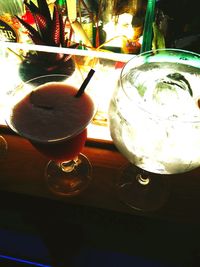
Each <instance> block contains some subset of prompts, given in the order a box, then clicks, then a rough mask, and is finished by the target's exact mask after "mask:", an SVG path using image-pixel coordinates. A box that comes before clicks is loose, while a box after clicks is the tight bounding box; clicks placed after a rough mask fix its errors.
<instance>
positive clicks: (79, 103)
mask: <svg viewBox="0 0 200 267" xmlns="http://www.w3.org/2000/svg"><path fill="white" fill-rule="evenodd" d="M58 76H60V75H49V76H42V77H38V78H35V79H33V80H31V81H29V82H27V83H25V84H24V85H23V86H21V87H19V88H18V89H17V90H16V93H15V96H16V97H15V99H17V100H16V103H14V105H12V109H11V112H10V115H9V120H7V122H8V125H9V126H10V127H11V128H12V129H13V130H14V131H15V132H17V133H19V134H20V135H22V136H23V137H25V138H27V139H28V140H29V141H30V142H31V144H32V145H33V146H34V147H35V148H36V149H37V150H38V151H40V152H41V153H42V154H44V155H45V156H47V157H48V158H49V159H51V161H50V162H49V163H48V165H47V168H46V177H47V180H48V185H49V187H50V188H51V190H52V191H53V192H56V193H58V194H65V195H74V194H78V193H79V192H80V191H82V190H83V189H84V188H85V187H86V186H87V185H88V183H89V181H90V180H91V175H90V172H91V170H90V168H91V166H90V163H89V162H88V160H87V158H86V157H85V156H84V155H82V154H81V155H80V154H79V153H80V152H81V150H82V149H83V147H84V144H85V141H86V138H87V130H86V127H87V125H88V123H89V122H90V121H91V119H92V117H93V115H94V103H93V101H92V99H91V97H90V96H89V94H87V93H85V92H84V93H83V94H82V95H81V96H80V97H75V96H76V94H77V91H78V89H77V88H76V87H73V86H72V85H69V84H67V80H64V81H62V82H61V81H59V82H57V78H58ZM63 78H65V76H63Z"/></svg>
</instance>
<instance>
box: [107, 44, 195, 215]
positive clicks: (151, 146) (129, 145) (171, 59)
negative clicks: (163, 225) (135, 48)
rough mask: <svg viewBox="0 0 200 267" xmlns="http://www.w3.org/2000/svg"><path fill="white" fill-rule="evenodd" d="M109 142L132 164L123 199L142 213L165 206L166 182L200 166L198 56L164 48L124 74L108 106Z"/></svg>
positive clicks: (121, 187)
mask: <svg viewBox="0 0 200 267" xmlns="http://www.w3.org/2000/svg"><path fill="white" fill-rule="evenodd" d="M109 126H110V132H111V137H112V139H113V142H114V144H115V145H116V147H117V148H118V150H119V151H120V152H121V153H122V154H123V155H124V156H125V157H126V158H127V159H128V160H129V162H130V165H129V166H128V167H127V168H125V169H124V170H123V172H122V175H121V177H120V179H119V181H118V182H117V185H116V188H117V191H118V193H119V197H120V199H121V200H122V201H123V202H125V203H126V204H127V205H129V206H130V207H132V208H134V209H137V210H140V211H150V210H155V209H158V208H160V207H162V205H164V203H165V201H166V200H167V196H168V193H169V184H168V180H170V179H167V178H169V177H172V174H177V173H184V172H189V171H191V170H193V169H195V168H197V167H199V166H200V55H198V54H195V53H192V52H189V51H183V50H174V49H163V50H162V49H161V50H156V51H149V52H146V53H142V54H140V55H138V56H135V57H134V58H132V59H131V60H130V61H129V62H127V63H126V65H125V66H124V68H123V69H122V71H121V75H120V77H119V80H118V83H117V86H116V88H115V91H114V94H113V97H112V99H111V102H110V106H109Z"/></svg>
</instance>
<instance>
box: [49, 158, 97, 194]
mask: <svg viewBox="0 0 200 267" xmlns="http://www.w3.org/2000/svg"><path fill="white" fill-rule="evenodd" d="M91 172H92V167H91V164H90V162H89V160H88V159H87V157H86V156H84V155H83V154H79V156H78V157H77V159H76V160H72V161H68V162H63V163H61V164H58V163H57V162H55V161H53V160H51V161H49V163H48V164H47V167H46V171H45V176H46V179H47V184H48V187H49V189H50V190H51V191H52V192H53V193H54V194H56V195H61V196H74V195H78V194H79V193H81V192H82V191H83V190H85V189H86V188H87V187H88V185H89V184H90V182H91V180H92V175H91Z"/></svg>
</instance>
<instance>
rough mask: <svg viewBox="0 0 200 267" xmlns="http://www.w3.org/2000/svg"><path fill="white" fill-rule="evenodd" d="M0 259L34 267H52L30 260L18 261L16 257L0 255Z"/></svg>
mask: <svg viewBox="0 0 200 267" xmlns="http://www.w3.org/2000/svg"><path fill="white" fill-rule="evenodd" d="M0 259H4V260H10V261H15V262H18V263H25V264H29V265H33V266H38V267H52V266H51V265H46V264H41V263H37V262H33V261H28V260H23V259H18V258H15V257H11V256H5V255H1V254H0Z"/></svg>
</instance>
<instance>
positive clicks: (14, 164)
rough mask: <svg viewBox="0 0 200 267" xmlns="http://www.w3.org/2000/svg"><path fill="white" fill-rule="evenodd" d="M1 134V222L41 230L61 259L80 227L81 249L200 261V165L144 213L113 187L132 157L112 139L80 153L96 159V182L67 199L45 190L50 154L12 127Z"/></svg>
mask: <svg viewBox="0 0 200 267" xmlns="http://www.w3.org/2000/svg"><path fill="white" fill-rule="evenodd" d="M0 134H1V135H3V136H4V138H5V139H6V141H7V143H8V151H7V153H6V155H5V157H4V158H1V160H0V226H1V227H3V228H6V229H8V228H9V227H10V228H12V229H13V228H15V229H17V231H22V228H23V231H26V230H27V231H28V232H30V231H33V232H34V231H35V229H37V232H39V233H40V234H39V235H40V236H42V239H43V240H45V242H46V244H47V247H48V248H49V251H50V252H51V253H52V254H53V258H55V259H56V258H57V260H58V261H59V260H60V259H62V261H63V262H65V261H66V259H67V261H68V257H71V256H69V254H67V256H66V254H65V256H63V255H60V254H59V253H58V251H59V250H60V249H61V247H63V246H64V245H63V244H65V242H66V240H68V241H69V240H70V244H69V242H67V244H68V249H69V248H71V250H70V253H71V252H72V250H73V249H74V247H76V246H77V244H80V236H82V234H80V235H79V234H77V233H76V235H75V236H74V235H73V231H74V230H75V229H76V227H78V231H79V233H80V231H81V232H84V241H81V242H83V243H84V247H85V246H86V247H90V248H91V247H92V249H94V248H95V249H97V250H98V251H112V253H118V254H117V255H119V253H122V254H123V255H129V256H130V255H131V256H133V255H134V257H139V258H140V259H148V260H149V259H150V260H153V261H157V260H158V261H160V262H164V263H166V262H167V263H170V264H171V263H173V264H175V265H169V266H170V267H171V266H180V267H192V266H200V247H199V240H200V230H199V223H200V175H199V174H200V170H199V169H198V170H195V171H194V172H191V173H188V174H184V175H178V176H176V175H175V176H171V177H170V178H169V181H170V184H171V194H170V196H169V199H168V201H167V202H166V204H165V205H164V206H163V207H162V208H161V209H160V210H157V211H154V212H149V213H143V214H142V213H140V212H136V211H134V210H133V209H131V208H129V207H127V206H126V205H125V204H123V203H121V202H120V200H119V198H118V195H117V194H116V190H115V188H114V184H115V182H116V179H117V178H118V177H119V175H120V171H121V169H122V168H123V167H124V166H125V165H126V164H127V160H126V159H125V158H124V157H123V156H122V155H121V154H120V153H119V152H117V150H116V149H115V147H114V146H113V144H112V143H107V144H106V143H96V142H94V141H91V140H88V142H87V144H86V146H85V148H84V151H83V153H85V154H86V156H87V157H88V158H89V159H90V161H91V164H92V166H93V177H94V180H93V182H92V183H91V185H90V186H89V187H88V189H87V190H86V191H85V192H83V193H81V194H80V195H78V196H76V197H71V198H67V197H58V196H56V195H54V194H52V193H51V192H50V191H49V190H48V188H47V187H46V184H45V180H44V176H43V175H44V167H45V165H46V163H47V159H46V158H45V157H43V156H42V155H41V154H40V153H38V152H37V151H36V150H35V149H34V148H33V147H32V146H31V145H30V143H29V142H28V141H27V140H25V139H23V138H21V137H19V136H17V135H15V134H13V133H12V132H10V131H9V130H8V129H7V128H5V127H1V129H0ZM10 211H12V212H10ZM18 212H19V214H20V215H18ZM13 214H14V215H13ZM22 214H23V215H22ZM22 217H23V219H22ZM24 218H25V219H24ZM19 221H20V222H19ZM24 221H25V222H24ZM77 225H78V226H77ZM30 226H31V227H30ZM30 228H31V230H30ZM69 228H70V229H72V230H71V231H72V232H71V234H69V231H68V229H69ZM24 229H25V230H24ZM58 232H59V238H60V239H62V238H63V239H62V242H61V241H60V239H59V240H58ZM75 232H76V230H75ZM50 237H51V238H50ZM81 238H82V237H81ZM74 240H76V242H75V243H74ZM0 243H1V236H0ZM72 243H73V246H72ZM81 246H82V245H81ZM72 247H73V248H72ZM58 248H59V249H58ZM0 249H1V247H0ZM124 253H125V254H124ZM70 255H71V254H70ZM120 255H121V254H120ZM185 264H186V265H185ZM192 264H194V265H192ZM105 266H107V265H105ZM125 266H126V265H125ZM138 266H139V265H138ZM155 266H157V265H155ZM161 266H163V265H161ZM164 266H168V265H164Z"/></svg>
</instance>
